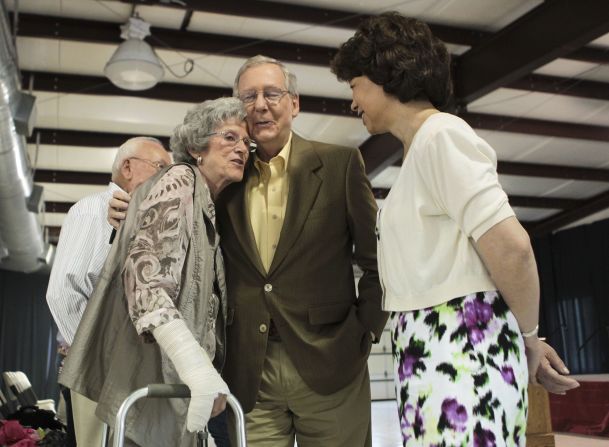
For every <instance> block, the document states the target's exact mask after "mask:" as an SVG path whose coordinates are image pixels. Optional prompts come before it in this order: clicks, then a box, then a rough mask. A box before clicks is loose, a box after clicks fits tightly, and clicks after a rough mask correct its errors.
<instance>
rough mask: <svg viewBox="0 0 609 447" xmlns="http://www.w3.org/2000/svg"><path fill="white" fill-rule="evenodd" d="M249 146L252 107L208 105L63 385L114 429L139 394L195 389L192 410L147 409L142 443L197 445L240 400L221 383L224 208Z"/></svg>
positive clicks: (124, 254)
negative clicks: (161, 385) (171, 387)
mask: <svg viewBox="0 0 609 447" xmlns="http://www.w3.org/2000/svg"><path fill="white" fill-rule="evenodd" d="M249 147H250V140H249V137H248V134H247V128H246V124H245V110H244V108H243V104H242V103H241V101H240V100H238V99H236V98H220V99H216V100H211V101H205V102H203V103H202V104H199V105H197V106H195V107H193V108H192V109H191V110H189V111H188V113H187V114H186V117H185V118H184V122H183V123H182V124H181V125H179V126H177V127H176V128H175V130H174V133H173V136H172V137H171V148H172V150H173V153H174V159H175V160H176V162H181V163H178V164H175V165H173V166H170V167H167V168H165V169H163V170H161V171H160V172H159V173H158V174H157V175H156V176H154V177H152V178H151V179H150V180H149V181H148V182H146V183H144V184H143V185H141V186H140V188H139V189H138V190H137V191H136V193H135V194H134V196H133V198H132V199H131V202H130V207H129V211H128V213H127V217H126V220H125V223H124V224H123V225H122V227H121V229H120V230H119V232H118V234H117V239H116V241H115V243H114V245H113V247H112V251H111V252H110V255H109V256H108V260H107V261H106V264H105V266H104V272H103V273H102V279H101V281H100V283H99V285H98V287H97V289H96V291H95V293H94V295H93V297H92V298H91V302H90V303H89V306H88V307H87V310H86V313H85V316H84V317H83V323H82V324H81V326H80V327H79V329H78V332H77V335H76V337H75V339H76V342H75V344H74V345H73V347H72V349H73V350H74V351H71V352H70V356H69V357H68V360H67V363H66V367H65V370H64V373H63V375H62V377H61V382H62V383H63V384H64V385H66V386H68V387H69V388H71V389H74V390H76V391H77V392H79V393H82V394H84V395H86V396H88V397H89V398H90V399H92V400H94V401H96V402H98V406H97V411H96V414H97V415H98V417H100V418H101V419H102V420H104V421H106V422H107V423H109V424H110V425H112V423H113V418H114V416H115V414H116V411H117V409H118V406H119V405H120V403H121V402H122V400H123V399H124V398H125V397H126V396H127V395H128V394H129V393H131V392H132V391H134V390H136V389H137V388H139V387H142V386H145V385H147V384H149V383H158V382H165V383H179V382H183V383H185V384H186V385H188V387H189V388H190V390H191V396H192V397H191V399H190V402H189V403H187V402H184V401H183V400H177V399H171V400H156V399H153V400H150V399H148V400H145V401H141V402H142V403H141V404H139V403H138V404H137V405H136V408H137V410H136V411H134V412H133V413H134V415H133V416H132V418H131V420H129V419H128V420H127V430H126V433H127V436H128V437H129V439H130V440H131V441H133V442H135V443H136V444H137V445H141V446H166V445H173V446H186V445H192V442H193V434H192V432H195V431H198V430H202V429H203V428H204V427H205V425H206V423H207V420H208V419H209V417H210V416H214V415H216V414H218V413H219V412H221V411H222V410H223V409H224V407H225V405H226V394H227V393H228V391H229V390H228V387H227V386H226V384H225V383H224V381H223V380H222V378H221V377H220V375H219V373H218V371H219V370H220V368H221V366H222V365H223V363H224V337H225V324H226V290H225V282H224V270H223V263H222V257H221V253H220V249H219V245H218V243H219V238H218V235H217V232H216V226H215V209H214V199H215V198H216V197H217V195H218V193H219V192H220V191H221V190H222V189H223V188H224V187H226V186H227V185H229V184H230V183H232V182H238V181H241V179H242V177H243V171H244V168H245V165H246V162H247V160H248V154H249ZM125 297H126V302H127V305H126V306H125ZM155 341H156V343H154V342H155Z"/></svg>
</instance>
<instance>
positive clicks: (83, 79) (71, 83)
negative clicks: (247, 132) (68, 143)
mask: <svg viewBox="0 0 609 447" xmlns="http://www.w3.org/2000/svg"><path fill="white" fill-rule="evenodd" d="M22 76H23V86H24V88H27V86H29V85H30V78H32V85H33V89H34V90H35V91H46V92H54V93H57V92H61V93H75V94H83V95H105V96H131V97H136V98H149V99H158V100H164V101H177V102H188V103H196V102H201V101H204V100H206V99H214V98H219V97H221V96H232V93H233V92H232V89H230V88H222V87H208V86H204V85H193V84H177V83H169V82H162V83H160V84H157V85H156V86H155V87H154V88H151V89H149V90H140V91H133V90H123V89H120V88H118V87H116V86H115V85H113V84H112V83H110V81H109V80H108V79H106V78H103V77H99V76H84V75H71V74H61V73H48V72H33V71H22ZM300 110H301V111H303V112H309V113H320V114H328V115H337V116H355V115H354V114H353V112H351V102H350V101H347V100H344V99H335V98H325V97H321V96H309V95H300Z"/></svg>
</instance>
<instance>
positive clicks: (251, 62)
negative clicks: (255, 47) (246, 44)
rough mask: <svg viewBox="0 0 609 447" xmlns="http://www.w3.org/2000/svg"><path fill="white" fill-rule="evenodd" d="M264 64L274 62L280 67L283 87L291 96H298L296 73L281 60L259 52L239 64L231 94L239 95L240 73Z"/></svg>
mask: <svg viewBox="0 0 609 447" xmlns="http://www.w3.org/2000/svg"><path fill="white" fill-rule="evenodd" d="M264 64H274V65H277V66H278V67H279V68H281V71H282V72H283V76H284V77H285V88H286V90H287V91H288V93H289V94H290V95H291V96H298V85H297V82H296V75H295V74H294V73H292V72H290V70H288V67H286V66H285V65H284V64H283V63H282V62H279V61H278V60H277V59H273V58H272V57H268V56H263V55H261V54H259V55H258V56H254V57H250V58H249V59H248V60H246V61H245V63H244V64H243V65H242V66H241V68H240V69H239V71H238V72H237V76H235V83H234V84H233V96H239V79H241V75H242V74H243V73H245V71H246V70H248V69H250V68H252V67H256V66H258V65H264Z"/></svg>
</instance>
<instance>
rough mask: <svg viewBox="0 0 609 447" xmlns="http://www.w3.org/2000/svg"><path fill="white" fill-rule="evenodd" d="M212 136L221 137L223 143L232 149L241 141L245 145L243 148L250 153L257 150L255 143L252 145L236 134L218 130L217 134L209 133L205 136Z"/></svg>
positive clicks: (251, 142)
mask: <svg viewBox="0 0 609 447" xmlns="http://www.w3.org/2000/svg"><path fill="white" fill-rule="evenodd" d="M212 135H222V138H223V139H224V142H225V143H227V144H228V145H229V146H230V147H231V148H233V149H234V148H236V147H237V146H238V145H239V142H240V141H243V144H245V147H246V148H247V149H248V150H249V151H250V152H253V151H255V150H256V148H257V145H256V143H254V142H253V141H252V140H250V139H249V138H248V137H240V136H239V135H238V134H237V133H235V132H232V131H230V130H220V131H218V132H211V133H208V134H206V135H205V136H206V137H211V136H212Z"/></svg>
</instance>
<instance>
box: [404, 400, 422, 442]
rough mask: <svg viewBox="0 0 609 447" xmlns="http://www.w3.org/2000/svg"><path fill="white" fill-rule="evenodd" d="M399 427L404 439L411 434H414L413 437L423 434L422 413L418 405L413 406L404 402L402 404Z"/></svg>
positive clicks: (416, 437)
mask: <svg viewBox="0 0 609 447" xmlns="http://www.w3.org/2000/svg"><path fill="white" fill-rule="evenodd" d="M400 427H401V428H402V434H403V436H404V441H405V440H406V439H411V438H412V435H414V437H415V439H418V438H420V437H421V436H423V435H424V434H425V429H424V427H423V415H422V411H421V407H420V406H419V405H417V406H416V407H414V406H413V405H411V404H406V405H405V406H404V409H403V410H402V414H401V415H400Z"/></svg>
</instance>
